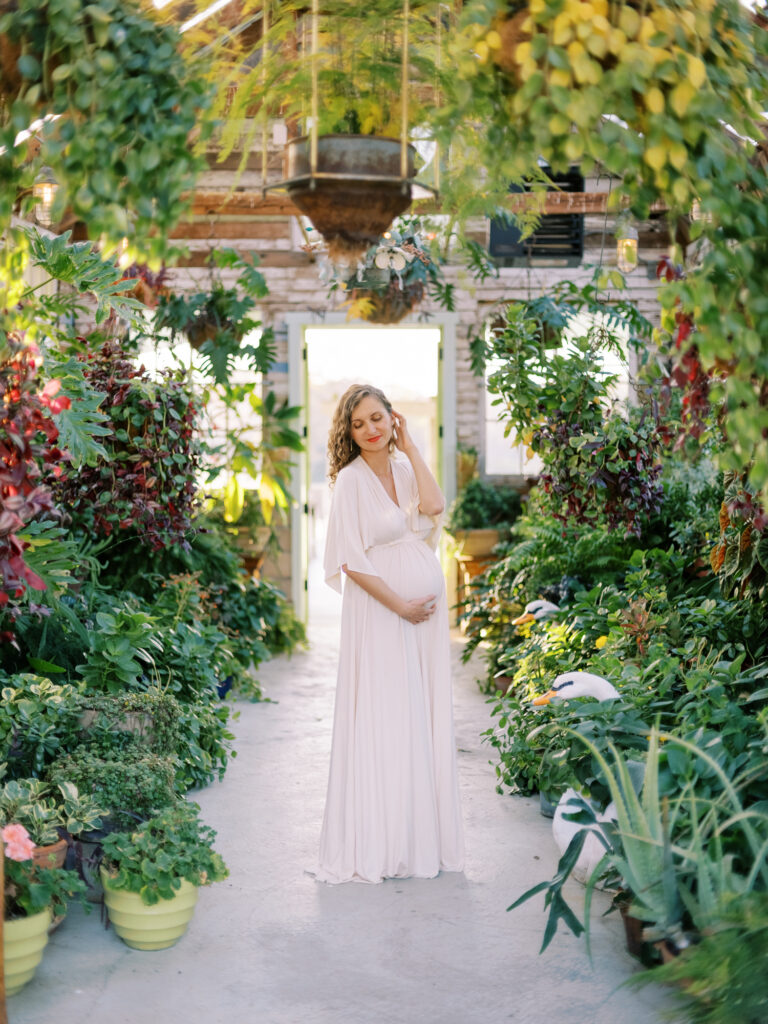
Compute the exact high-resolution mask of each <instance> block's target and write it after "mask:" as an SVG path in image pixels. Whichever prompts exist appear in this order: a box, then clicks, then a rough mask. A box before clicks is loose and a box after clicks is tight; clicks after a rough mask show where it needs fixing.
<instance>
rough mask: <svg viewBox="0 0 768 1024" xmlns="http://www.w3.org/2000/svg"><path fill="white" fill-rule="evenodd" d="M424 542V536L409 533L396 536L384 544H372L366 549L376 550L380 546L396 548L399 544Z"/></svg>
mask: <svg viewBox="0 0 768 1024" xmlns="http://www.w3.org/2000/svg"><path fill="white" fill-rule="evenodd" d="M422 543H423V538H422V537H419V536H418V534H411V535H410V536H408V534H406V535H405V536H403V537H397V538H395V540H387V541H384V543H383V544H371V546H370V547H369V548H366V549H365V550H366V551H376V550H378V549H379V548H394V547H397V545H398V544H422Z"/></svg>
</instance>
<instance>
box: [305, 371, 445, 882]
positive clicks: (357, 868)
mask: <svg viewBox="0 0 768 1024" xmlns="http://www.w3.org/2000/svg"><path fill="white" fill-rule="evenodd" d="M328 451H329V456H330V480H331V484H332V485H333V486H334V491H333V499H332V503H331V514H330V520H329V525H328V539H327V543H326V551H325V577H326V580H327V582H328V583H329V584H330V585H331V586H332V587H334V588H335V589H336V590H339V591H340V590H341V580H342V574H343V576H344V578H345V583H344V592H343V593H344V597H343V601H342V620H341V642H340V651H339V670H338V680H337V688H336V708H335V714H334V724H333V747H332V751H331V766H330V775H329V781H328V796H327V800H326V806H325V816H324V819H323V828H322V835H321V840H320V864H319V870H318V872H317V878H318V879H320V880H322V881H326V882H348V881H360V882H380V881H382V879H384V878H403V877H407V876H417V877H420V878H432V877H434V876H435V875H437V874H438V872H439V871H441V870H443V871H461V870H462V869H463V866H464V843H463V827H462V820H461V810H460V806H459V793H458V781H457V774H456V752H455V744H454V736H453V708H452V695H451V674H450V662H449V647H448V609H447V605H446V598H445V582H444V579H443V574H442V570H441V568H440V563H439V561H438V559H437V557H436V554H435V547H436V544H437V538H438V534H439V529H440V526H439V516H440V514H441V512H442V511H443V507H444V498H443V495H442V493H441V491H440V488H439V487H438V485H437V482H436V481H435V478H434V477H433V476H432V474H431V473H430V471H429V469H428V468H427V465H426V463H425V462H424V460H423V459H422V457H421V455H420V454H419V451H418V449H417V448H416V446H415V444H414V443H413V440H412V438H411V436H410V434H409V433H408V426H407V424H406V422H405V419H404V417H403V416H402V415H401V414H400V413H397V412H395V411H394V410H393V409H392V406H391V405H390V403H389V401H388V400H387V398H386V397H385V396H384V394H383V393H382V392H381V391H379V390H378V389H377V388H374V387H371V386H369V385H353V386H352V387H351V388H349V389H348V390H347V391H346V392H345V394H344V395H343V396H342V397H341V400H340V401H339V404H338V407H337V409H336V412H335V414H334V418H333V425H332V427H331V432H330V438H329V442H328Z"/></svg>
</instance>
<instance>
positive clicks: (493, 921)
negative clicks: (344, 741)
mask: <svg viewBox="0 0 768 1024" xmlns="http://www.w3.org/2000/svg"><path fill="white" fill-rule="evenodd" d="M336 630H337V627H336V624H335V622H334V621H332V620H320V621H318V622H317V624H316V626H315V627H314V628H313V631H312V637H311V639H312V648H311V651H309V652H307V653H300V654H298V655H294V657H293V658H291V659H278V660H276V661H274V662H272V663H270V664H268V665H265V666H263V670H262V672H261V674H260V678H261V679H262V680H263V683H264V689H265V692H266V693H267V694H268V695H270V696H271V697H272V698H273V699H274V700H275V703H269V704H261V705H252V704H245V705H243V706H242V707H241V715H240V719H239V721H238V722H237V723H236V725H235V731H236V733H237V744H236V745H237V749H238V752H239V754H238V757H237V758H236V760H235V761H234V762H233V763H232V765H231V767H230V769H229V771H228V772H227V775H226V778H225V780H224V781H223V782H222V783H220V784H217V785H213V786H211V787H209V788H208V789H206V790H205V791H204V792H201V793H200V794H199V796H198V799H199V802H200V804H201V806H202V809H203V817H204V820H205V821H206V823H208V824H210V825H211V826H213V827H214V828H215V829H217V830H218V833H219V843H218V849H219V850H220V851H221V853H222V854H223V855H224V858H225V860H226V861H227V863H228V865H229V867H230V871H231V875H230V878H229V879H228V880H227V881H226V882H223V883H220V884H219V885H216V886H213V887H211V888H208V889H202V890H201V892H200V901H199V904H198V908H197V911H196V914H195V917H194V919H193V921H192V924H191V925H190V930H189V932H188V933H187V935H186V936H185V937H184V938H183V939H182V940H181V942H180V943H179V944H178V945H177V946H176V947H175V948H172V949H169V950H164V951H162V952H157V953H142V952H138V951H135V950H131V949H128V948H127V947H126V946H124V945H123V944H122V942H121V941H120V940H119V939H118V938H117V937H116V936H115V934H114V933H113V932H112V931H111V930H110V931H105V930H104V927H103V925H102V924H101V923H100V921H99V914H98V910H96V911H95V912H94V913H91V914H90V915H89V916H85V915H84V914H83V913H82V912H81V911H79V910H77V909H75V910H73V911H71V912H70V915H69V918H68V919H67V920H66V921H65V922H64V923H63V924H62V926H61V927H60V928H59V929H58V931H57V932H55V933H54V935H53V937H52V939H51V941H50V943H49V947H48V949H47V950H46V953H45V956H44V959H43V962H42V964H41V965H40V967H39V969H38V972H37V975H36V977H35V979H34V981H33V982H32V983H31V984H30V985H29V986H28V987H27V988H26V990H24V991H23V992H22V993H20V995H18V996H16V997H15V998H14V999H12V1000H10V1001H9V1014H10V1021H11V1024H49V1022H50V1024H53V1022H55V1021H57V1020H71V1019H74V1018H77V1019H79V1020H90V1021H101V1022H104V1024H497V1022H498V1024H502V1022H504V1024H506V1022H515V1024H560V1022H571V1021H573V1022H578V1024H618V1022H621V1024H659V1022H661V1021H662V1012H663V1010H664V1009H665V1008H667V1009H668V1008H669V1007H670V1006H672V1005H673V1001H672V999H671V997H670V995H669V994H668V993H667V992H666V991H665V990H662V989H660V988H658V987H655V986H654V987H652V988H648V989H645V990H643V991H641V992H638V993H635V992H631V991H628V990H626V989H620V988H619V986H620V984H621V982H622V981H623V980H624V979H625V978H627V977H628V976H629V975H630V974H632V973H633V971H635V970H636V969H637V968H636V966H635V963H634V961H633V960H632V958H631V957H630V956H629V955H628V954H627V953H626V952H625V950H624V941H623V930H622V925H621V921H620V920H619V919H618V917H617V915H613V914H612V915H611V916H610V917H609V918H606V919H603V918H601V917H600V914H601V912H602V910H604V909H605V900H604V899H598V900H597V901H596V902H597V905H596V907H595V912H594V914H593V917H594V920H593V949H594V961H593V965H592V966H590V963H589V961H588V959H587V957H586V953H585V950H584V944H583V942H578V941H576V940H575V939H573V938H572V937H571V936H570V935H564V934H561V935H558V936H557V937H556V938H555V940H554V941H553V943H552V945H551V946H550V948H549V949H548V950H547V952H546V953H545V954H544V956H542V957H539V956H538V955H537V951H538V949H539V946H540V944H541V936H542V930H543V926H544V915H543V913H542V902H541V900H535V901H531V903H529V904H526V905H524V906H523V907H522V908H520V909H518V910H516V911H514V912H512V913H509V914H508V913H506V910H505V908H506V907H507V906H508V905H509V904H510V903H511V902H512V901H513V900H514V899H515V898H516V897H517V896H519V895H520V893H521V892H523V891H524V890H525V889H526V888H528V887H529V886H530V885H532V884H534V883H535V882H537V881H540V880H542V879H544V878H548V877H550V876H551V872H552V870H553V868H554V866H555V862H556V859H557V858H556V855H555V849H554V844H553V842H552V839H551V834H550V822H549V821H547V820H546V819H544V818H542V817H541V815H540V814H539V811H538V804H537V802H536V801H534V800H532V799H526V798H512V797H501V796H498V795H497V794H496V792H495V789H494V784H495V776H494V772H493V768H492V767H491V766H490V765H489V763H488V761H489V757H490V748H488V747H487V746H485V745H483V744H481V742H480V739H479V736H480V733H481V732H482V730H483V729H485V728H486V727H487V724H488V709H487V707H486V705H485V702H484V698H483V697H482V695H480V694H479V692H478V690H477V687H476V685H475V683H474V670H473V669H472V667H469V668H465V667H461V666H460V664H459V653H460V650H461V641H460V640H459V639H458V638H457V639H456V640H455V641H454V654H455V660H456V671H455V703H456V724H457V740H458V745H459V749H460V754H459V758H460V760H459V767H460V773H461V784H462V794H463V807H464V817H465V823H466V833H467V867H466V872H465V873H464V874H463V875H452V874H449V875H442V876H440V877H439V878H437V879H431V880H421V879H415V880H413V879H412V880H405V881H402V880H399V881H388V882H385V883H383V884H381V885H375V886H371V885H358V884H348V885H343V886H337V887H331V886H325V885H322V884H320V883H317V882H315V881H314V880H313V878H312V877H310V875H308V874H306V873H305V871H306V869H311V868H312V867H313V863H314V857H315V848H316V843H317V839H318V835H319V830H320V822H321V817H322V811H323V799H324V792H325V784H326V772H327V763H328V756H329V751H330V736H331V724H332V712H333V687H334V678H335V661H334V659H335V643H336ZM575 888H576V887H575V884H574V890H575Z"/></svg>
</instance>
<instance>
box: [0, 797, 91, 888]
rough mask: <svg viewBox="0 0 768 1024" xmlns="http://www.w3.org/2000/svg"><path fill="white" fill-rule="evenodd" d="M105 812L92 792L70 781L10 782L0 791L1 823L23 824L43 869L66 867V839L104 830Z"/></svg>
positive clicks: (36, 858) (36, 861) (37, 861)
mask: <svg viewBox="0 0 768 1024" xmlns="http://www.w3.org/2000/svg"><path fill="white" fill-rule="evenodd" d="M104 813H105V811H104V809H103V808H102V807H101V806H100V805H99V803H98V801H97V800H96V799H95V798H94V797H93V796H92V795H91V794H89V793H82V794H81V793H80V792H79V790H78V788H77V786H75V785H73V784H72V783H71V782H62V783H60V784H59V785H57V786H55V785H52V784H51V783H49V782H46V781H44V780H43V779H11V780H10V781H8V782H6V783H5V785H4V786H3V787H2V789H0V824H6V823H9V822H15V823H16V824H19V825H23V826H24V828H25V829H26V830H27V834H28V836H29V837H30V839H31V840H32V842H33V843H34V851H33V859H34V861H35V863H37V864H39V865H41V866H42V867H56V868H60V867H63V865H64V859H65V857H66V852H67V839H66V836H63V835H62V833H68V834H69V835H70V836H77V835H79V834H80V833H81V832H89V831H91V830H92V829H96V828H100V827H101V817H102V815H103V814H104Z"/></svg>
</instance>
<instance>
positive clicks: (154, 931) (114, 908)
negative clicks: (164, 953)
mask: <svg viewBox="0 0 768 1024" xmlns="http://www.w3.org/2000/svg"><path fill="white" fill-rule="evenodd" d="M101 881H102V884H103V886H104V903H105V905H106V908H107V912H108V913H109V920H110V921H111V922H112V927H113V928H114V929H115V931H116V932H117V934H118V935H119V936H120V938H121V939H122V940H123V942H124V943H125V944H126V946H130V947H131V948H132V949H167V948H168V947H169V946H173V945H174V944H175V943H176V942H178V941H179V939H180V938H181V937H182V935H183V934H184V932H185V931H186V930H187V926H188V924H189V922H190V921H191V920H192V915H193V914H194V912H195V904H196V903H197V886H196V885H192V884H191V882H187V881H186V879H183V878H182V880H181V888H180V889H178V890H177V891H176V895H175V896H173V897H172V898H171V899H161V900H160V902H159V903H154V904H153V905H152V906H151V907H148V906H147V905H146V903H144V902H143V901H142V899H141V896H139V894H138V893H136V892H126V891H125V890H124V889H113V888H112V887H111V885H110V878H109V875H108V874H107V872H106V871H105V869H104V868H102V869H101Z"/></svg>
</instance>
